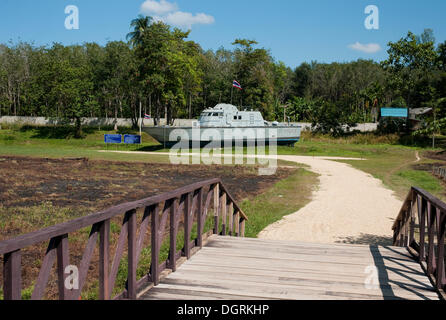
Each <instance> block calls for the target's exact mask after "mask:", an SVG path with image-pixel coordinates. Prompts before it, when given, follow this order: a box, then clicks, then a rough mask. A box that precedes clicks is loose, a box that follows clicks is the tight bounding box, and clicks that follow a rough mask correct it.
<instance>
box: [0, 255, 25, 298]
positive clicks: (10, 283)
mask: <svg viewBox="0 0 446 320" xmlns="http://www.w3.org/2000/svg"><path fill="white" fill-rule="evenodd" d="M21 260H22V257H21V253H20V250H17V251H14V252H10V253H7V254H5V255H4V256H3V291H4V292H3V295H4V297H3V298H4V299H5V300H21V299H22V269H21Z"/></svg>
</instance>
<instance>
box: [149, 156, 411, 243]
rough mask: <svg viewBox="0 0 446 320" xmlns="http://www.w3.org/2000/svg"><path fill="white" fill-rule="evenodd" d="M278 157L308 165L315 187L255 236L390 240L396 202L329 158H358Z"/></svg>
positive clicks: (365, 178) (399, 203) (374, 184)
mask: <svg viewBox="0 0 446 320" xmlns="http://www.w3.org/2000/svg"><path fill="white" fill-rule="evenodd" d="M146 154H147V153H146ZM156 154H158V155H159V154H160V153H156ZM167 154H168V153H166V155H167ZM278 159H281V160H286V161H291V162H296V163H302V164H305V165H308V166H309V167H310V170H311V171H313V172H315V173H317V174H319V175H320V176H319V181H320V183H319V185H318V186H315V190H314V192H313V195H312V201H311V202H310V203H309V204H308V205H307V206H305V207H304V208H302V209H301V210H299V211H298V212H296V213H294V214H291V215H289V216H286V217H284V218H283V219H282V220H280V221H278V222H277V223H274V224H272V225H270V226H268V227H267V228H265V229H264V230H263V231H262V232H261V233H260V234H259V238H262V239H269V240H288V241H299V242H313V243H342V242H346V243H356V244H373V243H375V244H382V245H384V244H387V245H391V244H392V241H391V239H392V236H393V233H392V225H393V222H394V219H395V218H396V217H397V215H398V212H399V210H400V209H401V206H402V204H403V203H402V201H400V200H399V199H398V198H397V197H396V196H395V195H394V193H393V191H391V190H389V189H387V188H386V187H385V186H384V185H383V184H382V182H381V180H378V179H376V178H374V177H372V176H371V175H369V174H367V173H365V172H363V171H360V170H357V169H355V168H353V167H352V166H350V165H348V164H345V163H340V162H337V161H333V160H358V161H361V160H360V159H351V158H337V157H307V156H278ZM418 160H419V157H418V156H417V161H418ZM298 196H299V195H298V194H296V197H298Z"/></svg>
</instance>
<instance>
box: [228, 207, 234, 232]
mask: <svg viewBox="0 0 446 320" xmlns="http://www.w3.org/2000/svg"><path fill="white" fill-rule="evenodd" d="M228 215H229V222H228V227H229V228H228V229H229V232H228V235H229V236H232V234H233V233H234V204H233V203H232V201H231V202H230V203H229V209H228Z"/></svg>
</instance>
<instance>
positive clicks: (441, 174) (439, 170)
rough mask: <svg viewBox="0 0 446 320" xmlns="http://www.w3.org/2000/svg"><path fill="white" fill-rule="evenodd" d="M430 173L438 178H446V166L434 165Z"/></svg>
mask: <svg viewBox="0 0 446 320" xmlns="http://www.w3.org/2000/svg"><path fill="white" fill-rule="evenodd" d="M432 174H433V175H434V176H436V177H438V178H441V179H443V180H446V168H443V167H434V168H433V169H432Z"/></svg>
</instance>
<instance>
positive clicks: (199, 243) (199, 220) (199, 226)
mask: <svg viewBox="0 0 446 320" xmlns="http://www.w3.org/2000/svg"><path fill="white" fill-rule="evenodd" d="M197 201H198V208H197V211H198V212H197V246H198V247H199V248H200V249H201V248H203V188H200V190H199V191H198V200H197Z"/></svg>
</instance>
